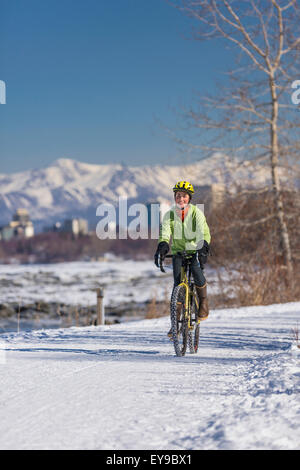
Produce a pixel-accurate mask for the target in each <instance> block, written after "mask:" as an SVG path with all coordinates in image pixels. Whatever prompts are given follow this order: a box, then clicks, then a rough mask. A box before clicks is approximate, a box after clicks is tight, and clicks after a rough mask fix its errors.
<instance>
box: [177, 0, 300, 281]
mask: <svg viewBox="0 0 300 470" xmlns="http://www.w3.org/2000/svg"><path fill="white" fill-rule="evenodd" d="M171 3H172V4H173V6H174V5H175V6H176V8H179V9H180V10H182V11H183V12H184V13H185V14H187V15H189V16H190V17H191V18H193V19H194V20H195V25H196V27H195V30H194V38H195V39H197V40H211V39H214V40H215V39H219V40H220V41H221V44H222V43H224V42H225V43H227V44H228V45H231V46H233V51H234V54H235V55H234V57H235V62H236V68H234V69H233V70H231V71H230V72H229V73H228V80H227V82H226V85H225V86H224V87H223V88H222V89H221V90H220V89H219V91H218V96H213V97H209V96H206V97H201V96H200V97H198V100H197V104H194V105H193V107H192V108H190V109H188V110H185V111H184V116H185V118H186V122H187V126H186V127H187V128H188V129H189V130H190V129H193V130H196V135H195V136H196V137H197V139H198V142H199V141H200V142H201V143H200V144H199V143H198V144H195V145H193V148H195V149H200V150H201V151H202V153H205V152H206V153H207V155H209V154H210V153H211V152H212V151H221V152H223V153H227V154H229V155H234V156H235V157H236V156H240V157H241V156H242V158H247V159H250V160H256V161H262V162H263V161H267V162H268V163H269V167H270V175H271V181H272V190H273V195H274V203H275V208H276V218H277V220H278V227H279V232H280V245H281V249H282V253H283V257H284V264H285V266H286V268H287V273H288V277H289V279H290V280H291V279H292V270H293V268H292V254H291V245H290V239H289V233H288V229H287V224H286V220H285V210H284V206H283V199H282V190H281V181H280V176H279V167H280V165H281V164H283V163H284V164H285V165H286V166H290V168H294V166H293V162H295V158H296V159H297V158H298V161H299V150H300V141H299V135H297V129H299V128H300V113H299V110H298V109H297V107H296V106H295V104H293V103H292V101H291V95H292V88H291V86H292V83H293V81H294V80H296V79H297V78H298V79H299V78H300V67H299V66H300V9H299V3H298V0H291V1H288V0H285V1H284V0H244V1H242V0H194V1H193V0H178V1H171ZM204 73H205V71H204ZM189 144H191V142H190V141H189ZM254 176H255V175H254Z"/></svg>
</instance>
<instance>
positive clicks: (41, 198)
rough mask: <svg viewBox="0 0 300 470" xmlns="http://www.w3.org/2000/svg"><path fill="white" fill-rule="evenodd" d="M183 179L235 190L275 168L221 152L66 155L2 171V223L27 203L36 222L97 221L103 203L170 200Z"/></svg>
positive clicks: (263, 180) (259, 181) (264, 178)
mask: <svg viewBox="0 0 300 470" xmlns="http://www.w3.org/2000/svg"><path fill="white" fill-rule="evenodd" d="M178 180H188V181H191V182H192V183H193V184H194V185H200V186H202V185H211V184H214V183H217V184H221V185H225V186H226V189H227V190H229V191H233V190H234V187H235V186H236V184H240V185H242V186H243V187H249V186H261V185H263V184H265V183H267V182H269V181H270V170H269V168H268V167H267V166H263V165H257V166H256V168H255V170H254V169H253V164H250V162H248V161H244V162H243V163H239V162H237V161H236V160H233V159H232V158H229V157H227V156H224V155H221V154H215V155H213V156H212V157H211V158H209V159H205V160H201V161H198V162H194V163H192V164H187V165H185V164H183V165H178V166H168V165H153V166H150V165H149V166H136V167H130V166H125V165H122V164H102V165H96V164H88V163H81V162H79V161H75V160H72V159H65V158H62V159H58V160H56V161H54V162H53V163H52V164H51V165H50V166H48V167H46V168H41V169H32V170H28V171H24V172H20V173H14V174H0V224H4V223H7V222H8V221H10V220H11V217H12V215H13V213H14V212H15V211H16V209H17V208H25V209H27V210H28V211H29V214H30V217H31V219H32V220H33V221H34V222H35V223H37V224H43V225H49V224H51V223H53V222H55V221H58V220H62V219H64V218H68V217H84V218H86V219H88V220H89V221H90V222H95V220H96V217H95V215H96V208H97V207H98V205H99V204H101V203H103V202H106V203H113V204H116V203H118V198H119V197H121V196H127V197H128V199H129V201H132V202H143V203H146V202H150V201H170V202H171V199H172V193H171V191H170V188H172V186H173V185H174V183H175V182H176V181H178Z"/></svg>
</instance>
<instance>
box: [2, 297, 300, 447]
mask: <svg viewBox="0 0 300 470" xmlns="http://www.w3.org/2000/svg"><path fill="white" fill-rule="evenodd" d="M299 314H300V303H290V304H283V305H269V306H264V307H247V308H239V309H223V310H215V311H212V312H211V313H210V316H209V318H208V319H207V320H206V321H205V322H203V323H201V339H200V348H199V352H198V353H197V354H196V355H195V354H193V355H192V354H187V355H186V356H185V357H182V358H178V357H176V356H175V355H174V351H173V345H172V343H171V342H170V340H169V339H168V338H167V336H166V332H167V331H168V328H169V319H168V318H167V317H163V318H159V319H155V320H141V321H135V322H128V323H122V324H119V325H111V326H108V325H106V326H95V327H85V328H76V327H72V328H69V329H55V330H35V331H28V332H21V333H19V334H17V333H5V334H1V335H0V371H1V385H2V386H1V391H0V416H1V419H0V448H1V449H116V450H124V449H125V450H133V449H174V450H178V449H180V450H184V449H187V450H192V449H274V450H279V449H284V450H288V449H299V448H300V428H299V422H300V355H299V354H300V349H299V348H298V347H297V342H296V340H295V339H294V338H293V334H292V329H293V328H297V325H298V322H299V318H300V315H299Z"/></svg>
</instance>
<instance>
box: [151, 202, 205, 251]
mask: <svg viewBox="0 0 300 470" xmlns="http://www.w3.org/2000/svg"><path fill="white" fill-rule="evenodd" d="M171 237H172V244H171V252H172V254H173V255H174V254H176V253H178V252H179V251H188V252H195V251H196V250H199V249H200V248H201V247H202V246H203V241H204V240H206V241H207V243H208V244H209V243H210V240H211V236H210V231H209V227H208V225H207V222H206V218H205V215H204V214H203V212H202V211H201V210H200V209H199V208H198V207H197V206H195V205H193V204H190V205H189V210H188V213H187V214H186V216H185V218H184V221H183V222H182V220H181V218H180V217H179V216H178V215H177V212H176V208H175V207H173V208H171V209H170V210H169V211H168V212H166V214H165V215H164V217H163V221H162V224H161V227H160V234H159V242H167V243H170V238H171Z"/></svg>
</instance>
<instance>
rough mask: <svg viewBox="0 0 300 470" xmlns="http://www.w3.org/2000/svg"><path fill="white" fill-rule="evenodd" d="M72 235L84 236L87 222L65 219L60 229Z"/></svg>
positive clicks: (84, 220)
mask: <svg viewBox="0 0 300 470" xmlns="http://www.w3.org/2000/svg"><path fill="white" fill-rule="evenodd" d="M61 230H62V231H63V232H70V233H73V235H86V234H87V233H88V221H87V220H86V219H67V220H65V221H64V224H63V226H62V229H61Z"/></svg>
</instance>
